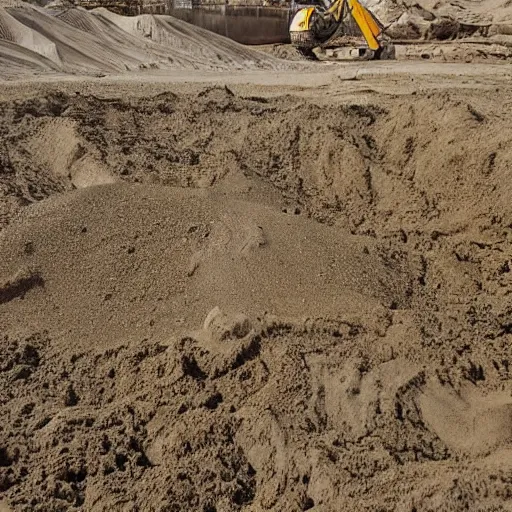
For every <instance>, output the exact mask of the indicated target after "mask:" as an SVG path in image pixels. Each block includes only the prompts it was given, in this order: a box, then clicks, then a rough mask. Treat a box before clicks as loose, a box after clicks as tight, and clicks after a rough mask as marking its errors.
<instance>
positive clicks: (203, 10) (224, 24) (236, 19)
mask: <svg viewBox="0 0 512 512" xmlns="http://www.w3.org/2000/svg"><path fill="white" fill-rule="evenodd" d="M169 1H170V4H169V13H170V14H171V15H172V16H175V17H176V18H179V19H182V20H184V21H187V22H188V23H192V24H193V25H197V26H199V27H202V28H205V29H207V30H210V31H212V32H215V33H217V34H220V35H223V36H225V37H229V38H230V39H233V40H235V41H238V42H239V43H243V44H271V43H286V42H288V41H289V36H288V23H289V22H288V18H289V8H288V7H267V6H262V5H261V4H260V5H225V4H202V5H197V4H196V5H193V6H192V3H190V7H188V8H186V7H185V5H187V4H186V2H191V0H169ZM174 2H176V3H174Z"/></svg>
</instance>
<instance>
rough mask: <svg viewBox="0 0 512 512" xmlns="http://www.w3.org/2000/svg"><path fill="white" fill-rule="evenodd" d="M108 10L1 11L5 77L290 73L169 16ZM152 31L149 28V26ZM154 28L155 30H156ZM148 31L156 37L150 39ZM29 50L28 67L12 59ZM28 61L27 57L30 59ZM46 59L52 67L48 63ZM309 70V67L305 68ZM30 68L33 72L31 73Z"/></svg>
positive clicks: (1, 75)
mask: <svg viewBox="0 0 512 512" xmlns="http://www.w3.org/2000/svg"><path fill="white" fill-rule="evenodd" d="M119 18H120V17H116V15H112V13H109V12H108V11H106V10H102V9H97V10H94V11H92V12H90V11H86V10H84V9H79V8H73V9H60V10H59V9H57V10H55V9H50V8H48V9H43V8H40V7H37V6H33V5H30V4H23V5H16V6H11V7H0V45H1V48H2V51H1V53H0V54H2V55H3V56H4V66H3V67H2V72H1V73H0V78H4V79H8V78H14V77H16V76H20V73H21V74H23V73H24V72H25V73H26V72H27V71H28V72H30V70H31V69H33V68H34V63H33V61H35V62H36V63H37V65H38V71H39V72H50V71H51V72H55V71H58V72H60V73H66V74H89V75H90V74H98V73H103V74H104V73H122V72H127V71H140V70H144V69H203V70H210V71H220V70H241V69H268V70H270V69H291V68H290V66H293V65H292V64H291V63H287V62H286V61H283V60H279V59H276V58H274V57H272V56H270V55H265V54H262V53H260V52H257V51H254V50H251V49H248V48H245V47H243V46H242V45H239V44H237V43H235V42H233V41H229V40H228V39H226V38H223V37H221V36H217V35H216V34H212V33H209V32H207V31H205V30H202V29H200V28H198V27H194V26H192V25H189V24H187V23H185V22H181V21H179V20H176V19H174V18H171V17H169V16H159V17H155V16H149V15H142V16H139V17H135V18H132V19H131V21H130V22H129V23H128V24H127V23H126V22H121V21H119ZM148 27H149V28H148ZM153 27H154V29H153ZM147 30H149V32H150V34H153V35H154V36H151V37H147V36H148V32H147ZM13 43H14V44H15V45H17V46H19V47H21V48H16V50H17V51H18V52H25V53H26V51H27V50H28V52H29V53H28V55H30V61H31V62H30V63H28V64H27V66H26V68H24V66H23V65H20V64H21V63H20V61H19V59H18V58H14V56H12V57H11V58H9V56H10V55H12V50H11V47H12V44H13ZM25 59H27V57H25ZM47 59H49V60H51V61H52V63H53V65H52V66H51V67H50V66H48V65H47ZM303 67H304V65H303ZM27 68H28V69H27Z"/></svg>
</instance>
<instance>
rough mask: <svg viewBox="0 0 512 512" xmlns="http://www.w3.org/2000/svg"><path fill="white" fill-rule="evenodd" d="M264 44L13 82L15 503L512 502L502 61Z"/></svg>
mask: <svg viewBox="0 0 512 512" xmlns="http://www.w3.org/2000/svg"><path fill="white" fill-rule="evenodd" d="M27 9H32V8H27ZM22 11H23V9H22V10H20V11H19V12H22ZM9 12H10V14H9V15H12V12H13V11H9ZM16 12H18V11H16ZM23 12H24V11H23ZM26 12H32V11H29V10H27V11H26ZM82 14H83V13H80V15H82ZM16 16H18V17H21V16H22V15H21V14H17V15H16ZM67 16H71V17H72V19H76V18H75V17H74V16H75V14H73V13H68V14H67ZM91 16H99V15H96V14H95V15H91ZM101 16H103V15H101ZM102 19H104V20H106V19H107V16H103V18H102ZM102 22H103V21H102ZM190 30H191V29H190ZM59 34H60V33H59ZM52 37H56V36H55V35H54V36H52ZM59 37H61V35H59ZM134 37H135V36H134ZM66 44H67V43H66ZM219 44H220V43H219ZM226 44H227V43H226ZM230 44H231V43H230ZM229 51H230V52H231V51H232V48H231V46H229ZM193 52H194V50H190V49H188V50H186V53H187V54H189V55H190V54H193ZM251 52H252V51H251ZM0 55H4V54H3V53H2V51H0ZM59 55H61V56H62V54H61V53H60V51H59ZM230 55H232V54H231V53H230ZM251 55H252V53H251ZM208 59H209V57H208ZM72 61H73V62H77V60H75V59H74V57H73V59H72ZM10 62H14V61H10ZM38 62H40V61H38ZM70 62H71V60H70ZM220 62H221V63H222V62H224V61H220ZM239 62H240V66H241V67H244V66H245V64H243V59H242V61H239ZM260 62H261V63H262V64H261V65H262V66H267V65H270V66H274V65H276V64H275V63H276V62H278V63H279V64H278V65H279V66H282V67H280V71H272V72H270V71H268V69H267V68H265V69H264V70H260V71H258V69H257V67H256V68H254V67H252V64H248V65H247V67H244V69H243V70H242V71H239V72H235V71H232V72H231V74H229V75H228V74H225V73H212V72H210V71H207V70H197V71H190V70H187V69H183V68H180V69H177V70H176V69H174V70H173V69H169V70H167V71H161V72H157V71H156V70H151V71H150V73H146V72H137V73H134V74H131V75H126V74H125V75H122V76H118V77H115V76H112V77H104V78H89V79H85V78H83V77H77V76H69V75H68V76H65V77H61V76H60V75H59V74H57V75H55V74H54V75H51V76H50V75H48V76H47V77H46V78H45V81H43V80H42V79H41V78H39V79H38V78H37V77H35V76H34V75H32V74H30V73H31V72H30V71H27V68H26V66H25V64H23V65H22V66H21V68H19V69H18V71H17V73H18V74H13V75H11V78H13V79H14V81H9V82H4V83H3V87H2V89H1V90H0V229H1V231H0V333H1V341H0V415H1V417H2V421H1V422H0V510H1V511H2V512H4V511H7V512H14V511H15V512H17V511H26V512H28V511H44V512H46V511H78V510H80V511H93V512H97V511H120V512H121V511H122V512H127V511H133V512H135V511H140V512H142V511H144V512H145V511H148V512H149V511H159V512H164V511H182V510H186V511H200V512H213V511H217V512H228V511H229V512H231V511H238V510H245V511H250V512H259V511H262V510H270V511H275V512H277V511H301V510H314V511H319V512H324V511H325V512H327V511H340V510H347V511H372V512H373V511H390V512H391V511H395V510H397V511H403V512H405V511H407V512H413V511H416V512H419V511H422V512H423V511H438V510H447V511H463V510H478V511H487V512H490V511H507V510H512V506H511V505H510V503H511V501H510V498H511V496H512V479H511V477H510V474H511V470H512V467H511V466H512V383H511V373H510V372H511V371H512V368H511V364H512V362H511V361H512V348H511V347H512V344H511V341H512V307H511V304H510V292H511V290H512V281H511V276H512V273H511V268H510V267H511V265H512V261H511V259H512V202H511V200H510V198H511V195H512V191H511V186H512V185H511V184H510V172H509V169H510V165H511V161H512V149H511V148H512V146H511V144H510V137H511V136H510V133H512V132H511V129H512V126H511V125H512V115H511V114H512V102H511V98H512V96H511V91H512V87H511V86H510V85H509V83H510V82H509V79H510V76H509V73H510V72H509V71H508V65H501V66H479V65H476V64H475V65H445V66H442V65H426V64H424V63H415V62H412V63H407V64H404V63H394V64H393V63H365V64H357V65H347V66H344V65H340V64H326V63H320V64H319V65H318V67H315V66H313V67H311V66H309V65H308V67H307V68H304V71H300V70H297V69H291V70H290V69H289V68H287V67H286V66H288V65H289V63H286V62H284V63H283V62H282V61H277V60H276V59H272V58H270V59H269V60H266V57H262V60H261V61H260ZM222 65H226V66H228V64H222ZM259 65H260V64H258V66H259ZM62 69H63V68H61V70H60V71H59V73H62ZM45 76H46V75H45Z"/></svg>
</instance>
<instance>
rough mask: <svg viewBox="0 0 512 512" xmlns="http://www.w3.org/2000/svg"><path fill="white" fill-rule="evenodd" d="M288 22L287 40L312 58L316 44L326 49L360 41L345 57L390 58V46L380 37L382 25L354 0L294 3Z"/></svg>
mask: <svg viewBox="0 0 512 512" xmlns="http://www.w3.org/2000/svg"><path fill="white" fill-rule="evenodd" d="M294 5H295V6H296V7H295V10H294V12H293V13H292V20H291V23H290V28H289V31H290V39H291V43H292V45H293V46H295V48H296V49H297V50H298V51H299V53H300V54H301V55H302V56H303V57H305V58H307V59H310V60H316V59H317V57H316V55H315V53H314V52H313V49H314V48H316V47H321V48H326V47H329V46H333V45H334V43H335V42H338V46H344V47H346V46H347V44H349V45H350V44H353V43H354V42H356V41H357V40H359V41H361V40H363V41H364V43H363V45H359V46H358V47H356V48H355V56H354V51H352V52H350V51H349V55H350V57H349V58H358V59H366V60H368V59H380V58H390V57H392V52H391V51H390V50H391V47H390V45H389V44H388V43H387V41H385V40H384V38H383V30H384V27H383V25H382V24H381V23H380V22H379V20H377V18H376V17H375V16H374V15H373V14H372V13H371V12H370V11H369V10H368V9H367V8H366V7H364V6H363V5H362V4H360V3H359V1H358V0H334V1H332V2H331V1H329V0H317V1H316V2H315V3H311V4H308V5H303V6H298V8H297V5H296V4H294Z"/></svg>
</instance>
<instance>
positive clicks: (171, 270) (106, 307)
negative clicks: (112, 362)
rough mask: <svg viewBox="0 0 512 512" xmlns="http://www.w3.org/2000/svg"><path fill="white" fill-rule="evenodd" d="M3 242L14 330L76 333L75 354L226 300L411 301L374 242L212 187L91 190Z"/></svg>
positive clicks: (321, 310) (321, 304)
mask: <svg viewBox="0 0 512 512" xmlns="http://www.w3.org/2000/svg"><path fill="white" fill-rule="evenodd" d="M149 219H151V221H150V223H148V220H149ZM0 245H1V249H0V261H1V262H2V263H0V283H2V282H3V283H5V284H4V285H3V286H1V287H0V302H2V303H3V306H2V310H3V313H4V314H5V319H6V321H5V324H4V327H6V328H7V330H8V331H9V332H14V331H16V330H17V329H18V328H19V327H21V328H22V330H23V332H25V333H26V332H32V331H34V330H44V331H48V332H53V333H56V332H60V331H66V332H67V334H66V338H67V337H68V336H71V337H73V338H74V339H75V340H76V343H75V344H74V347H73V350H76V349H77V348H78V347H79V346H83V348H84V349H85V348H90V345H91V344H94V345H97V344H99V345H100V346H103V347H106V346H108V343H109V342H110V341H112V340H119V339H127V338H132V337H138V336H141V337H143V336H144V335H156V336H157V337H160V336H163V335H165V333H166V332H168V329H169V327H175V326H176V325H178V324H182V325H183V326H184V327H188V328H193V327H195V326H196V325H198V324H199V323H200V322H201V321H202V319H203V318H204V316H206V314H207V313H208V311H209V310H210V309H212V308H213V307H214V306H216V305H218V306H220V307H221V308H222V309H223V310H225V311H226V312H228V313H233V312H236V311H237V310H238V309H240V308H241V310H242V311H247V312H253V311H258V312H265V311H266V312H268V313H271V314H274V315H277V316H279V317H286V316H287V315H289V316H290V317H291V318H302V317H307V316H312V317H313V318H321V317H323V316H327V317H329V318H335V317H336V314H337V312H338V311H343V312H344V315H345V316H346V317H354V318H355V319H357V318H359V317H361V315H362V316H363V317H370V316H371V315H372V312H376V311H378V309H379V306H380V305H381V304H382V306H384V307H389V306H390V304H394V305H395V307H399V306H403V305H406V304H407V303H408V302H409V299H408V295H407V290H408V279H407V277H406V276H404V277H400V269H399V268H398V266H397V268H396V269H395V270H393V268H392V267H391V263H390V262H386V261H380V260H379V257H378V255H377V253H376V248H375V247H373V246H372V245H371V244H370V245H368V243H361V242H360V241H359V240H357V239H356V237H353V236H351V235H346V234H345V235H344V234H340V233H339V232H337V231H336V230H333V229H332V228H329V227H327V226H325V227H324V228H323V229H319V228H318V227H317V226H316V223H314V222H313V221H311V220H307V219H302V217H301V216H297V215H288V214H284V213H282V212H279V211H277V212H276V211H274V210H272V209H270V208H268V207H267V208H259V207H258V206H257V205H254V204H251V203H239V202H235V201H231V202H230V203H229V205H227V204H222V202H219V201H218V200H217V201H215V200H214V199H212V198H210V197H209V196H208V195H207V194H206V193H205V192H203V193H190V192H185V191H183V190H179V189H174V190H173V189H161V188H158V187H155V188H143V187H134V188H132V187H129V186H126V185H119V184H118V185H109V186H106V187H99V188H97V187H89V188H86V189H83V191H82V192H78V193H74V194H71V195H69V194H68V195H64V196H62V197H60V198H58V199H55V200H53V201H47V202H43V203H40V204H39V205H38V206H37V207H33V208H31V209H29V210H27V212H26V215H24V216H23V219H22V220H21V221H19V222H16V223H14V224H12V226H10V228H9V229H7V230H5V231H4V232H3V233H2V240H1V242H0ZM4 250H5V252H4ZM19 275H23V276H37V279H36V278H33V277H24V278H23V280H22V281H21V284H19V283H20V278H18V277H17V276H19ZM120 275H122V276H125V277H124V278H123V279H122V280H120V279H119V276H120ZM12 283H14V284H12ZM319 286H320V287H321V289H322V294H321V295H318V294H317V293H316V291H317V290H318V287H319ZM2 294H3V295H5V298H4V299H3V300H2V299H1V297H2ZM19 297H23V298H25V300H22V301H20V300H14V299H17V298H19ZM191 304H193V308H191V307H190V306H191ZM30 318H32V319H33V320H34V323H32V322H31V321H30V320H28V319H30ZM78 318H79V321H78V322H75V320H74V319H78ZM73 325H75V328H72V326H73ZM116 342H117V341H116ZM65 349H66V347H65V346H63V347H62V350H65Z"/></svg>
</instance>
